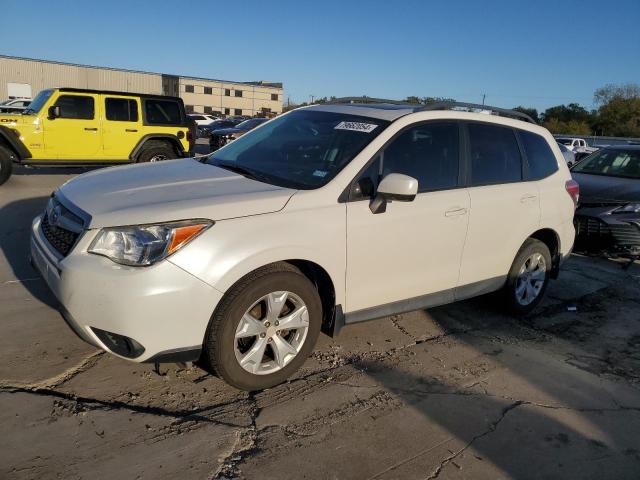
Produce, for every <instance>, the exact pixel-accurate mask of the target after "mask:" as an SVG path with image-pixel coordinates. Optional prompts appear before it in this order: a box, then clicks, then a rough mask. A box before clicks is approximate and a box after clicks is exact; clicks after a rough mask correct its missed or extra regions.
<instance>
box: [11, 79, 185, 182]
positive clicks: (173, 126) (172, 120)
mask: <svg viewBox="0 0 640 480" xmlns="http://www.w3.org/2000/svg"><path fill="white" fill-rule="evenodd" d="M193 133H194V132H193V130H192V126H191V125H190V124H189V120H188V117H187V116H186V113H185V109H184V104H183V102H182V99H180V98H176V97H166V96H162V95H146V94H137V93H124V92H109V91H98V90H82V89H77V88H55V89H50V90H43V91H41V92H40V93H39V94H38V95H36V97H35V98H34V99H33V101H32V102H31V104H30V105H29V107H28V108H27V109H26V110H24V111H23V112H22V113H20V114H10V115H8V114H5V115H0V185H2V184H3V183H4V182H6V181H7V180H8V179H9V177H10V176H11V172H12V168H13V167H12V166H13V163H14V162H15V163H20V164H25V165H42V166H45V165H47V166H49V165H60V166H75V165H83V166H85V165H107V164H122V163H132V162H155V161H159V160H166V159H170V158H180V157H186V156H189V152H190V151H191V149H192V146H193V141H194V135H193Z"/></svg>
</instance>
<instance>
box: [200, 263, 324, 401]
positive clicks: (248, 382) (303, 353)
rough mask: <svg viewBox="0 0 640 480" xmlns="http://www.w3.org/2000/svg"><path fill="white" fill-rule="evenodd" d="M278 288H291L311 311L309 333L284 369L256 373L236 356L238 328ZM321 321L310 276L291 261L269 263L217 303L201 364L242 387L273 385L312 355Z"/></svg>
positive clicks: (286, 289) (319, 306) (241, 281)
mask: <svg viewBox="0 0 640 480" xmlns="http://www.w3.org/2000/svg"><path fill="white" fill-rule="evenodd" d="M275 291H289V292H291V293H294V294H295V295H297V296H299V297H300V298H301V299H302V301H304V303H305V304H306V306H307V308H308V312H309V327H308V331H307V336H306V339H305V340H304V343H303V344H302V347H301V349H300V351H299V352H298V354H297V355H296V356H295V357H294V358H293V359H292V360H291V361H290V362H289V363H288V364H286V365H285V366H284V367H283V368H281V369H280V370H278V371H276V372H274V373H269V374H263V375H258V374H253V373H251V372H248V371H247V370H245V369H244V368H243V367H242V366H241V365H240V363H239V362H238V360H237V359H236V353H235V345H236V339H235V332H236V328H237V327H238V324H239V322H240V319H241V318H242V316H243V315H244V313H245V312H246V311H247V309H249V308H250V307H251V305H252V304H253V303H255V302H256V301H257V300H259V299H260V298H261V297H263V296H264V295H267V294H269V293H271V292H275ZM321 324H322V302H321V301H320V296H319V294H318V291H317V289H316V288H315V286H314V285H313V284H312V283H311V282H310V281H309V280H308V279H307V277H305V276H304V275H303V274H302V273H301V272H300V270H298V269H297V268H295V267H294V266H292V265H290V264H288V263H282V262H281V263H274V264H271V265H267V266H265V267H263V268H260V269H258V270H256V271H255V272H252V273H250V274H248V275H246V276H245V277H243V278H242V279H240V280H239V281H238V282H237V283H236V284H235V285H234V286H233V287H231V289H229V291H228V292H227V293H226V294H225V296H224V297H223V298H222V300H221V302H220V303H219V304H218V307H217V308H216V311H215V312H214V314H213V316H212V317H211V320H210V322H209V327H208V328H207V333H206V336H205V339H204V350H203V355H202V358H201V361H202V362H203V363H204V364H203V365H202V366H203V367H205V368H206V369H209V370H210V371H211V372H212V373H215V374H217V375H219V376H220V377H221V378H222V379H224V380H225V381H226V382H227V383H229V384H230V385H232V386H234V387H236V388H239V389H241V390H247V391H255V390H262V389H265V388H269V387H273V386H274V385H278V384H280V383H282V382H284V381H285V380H287V378H289V377H290V376H291V375H292V374H293V373H294V372H295V371H296V370H298V368H300V366H302V364H303V363H304V362H305V360H306V359H307V358H308V357H309V355H310V354H311V352H312V351H313V348H314V346H315V343H316V341H317V339H318V334H319V333H320V327H321Z"/></svg>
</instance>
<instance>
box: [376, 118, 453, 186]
mask: <svg viewBox="0 0 640 480" xmlns="http://www.w3.org/2000/svg"><path fill="white" fill-rule="evenodd" d="M458 150H459V141H458V125H457V124H455V123H426V124H423V125H419V126H417V127H413V128H410V129H408V130H406V131H405V132H403V133H401V134H400V136H398V137H397V138H396V139H395V140H393V142H392V143H391V144H390V145H389V146H388V147H387V148H386V149H385V150H384V157H383V169H382V170H383V172H382V173H383V177H384V176H385V175H388V174H389V173H403V174H405V175H409V176H410V177H413V178H416V179H417V180H418V191H419V192H426V191H429V190H442V189H446V188H454V187H456V186H457V185H458V163H459V155H458Z"/></svg>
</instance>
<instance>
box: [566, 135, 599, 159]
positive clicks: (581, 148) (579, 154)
mask: <svg viewBox="0 0 640 480" xmlns="http://www.w3.org/2000/svg"><path fill="white" fill-rule="evenodd" d="M556 141H557V142H558V143H560V144H562V145H564V146H565V147H567V148H568V149H569V150H571V151H572V152H573V153H574V155H575V157H576V159H575V161H576V162H579V161H580V160H582V159H583V158H584V157H587V156H589V155H591V154H592V153H593V152H595V151H597V150H598V149H597V148H595V147H590V146H589V144H588V143H587V141H586V140H585V139H584V138H570V137H559V138H556Z"/></svg>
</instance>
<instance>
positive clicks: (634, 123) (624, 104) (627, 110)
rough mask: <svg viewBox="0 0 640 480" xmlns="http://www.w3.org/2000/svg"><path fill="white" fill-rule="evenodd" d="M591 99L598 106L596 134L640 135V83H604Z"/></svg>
mask: <svg viewBox="0 0 640 480" xmlns="http://www.w3.org/2000/svg"><path fill="white" fill-rule="evenodd" d="M593 100H594V102H595V104H596V105H598V106H599V108H598V114H597V118H596V121H595V130H596V132H598V134H600V135H612V136H616V137H640V85H638V84H626V85H605V86H604V87H602V88H599V89H598V90H596V92H595V94H594V96H593Z"/></svg>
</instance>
